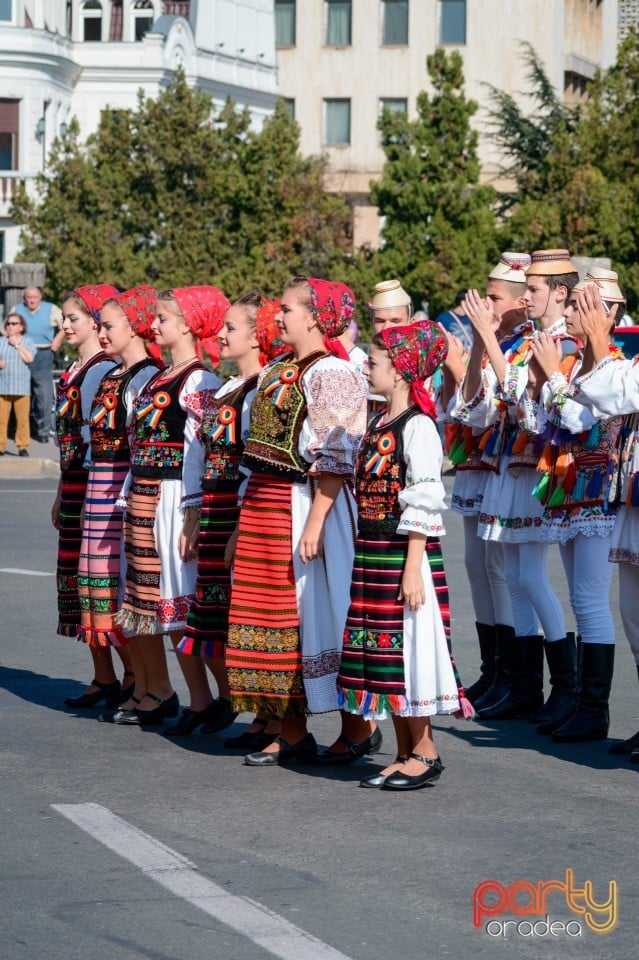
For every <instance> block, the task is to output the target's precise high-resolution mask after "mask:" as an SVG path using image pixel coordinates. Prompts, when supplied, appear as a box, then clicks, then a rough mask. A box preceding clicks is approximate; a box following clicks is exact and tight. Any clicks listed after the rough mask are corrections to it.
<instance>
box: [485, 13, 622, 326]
mask: <svg viewBox="0 0 639 960" xmlns="http://www.w3.org/2000/svg"><path fill="white" fill-rule="evenodd" d="M527 55H528V57H529V62H530V65H531V75H530V79H531V82H532V90H531V97H532V100H533V103H534V104H535V110H534V111H533V114H532V115H531V117H529V118H526V117H524V116H523V114H522V113H521V111H518V110H517V108H515V107H512V109H511V106H512V105H509V100H508V98H507V97H506V96H505V95H503V94H499V93H498V92H497V91H493V103H494V105H495V107H494V109H493V111H492V118H493V123H494V125H495V131H496V136H497V137H498V140H499V142H500V144H501V145H502V148H503V149H504V151H505V153H506V156H507V161H506V164H505V168H504V172H505V173H507V174H510V175H511V177H512V182H513V189H512V190H511V192H510V194H509V195H507V196H504V197H502V201H503V203H502V209H507V210H508V215H507V216H506V217H505V219H504V220H503V222H502V225H501V229H500V236H501V240H502V245H503V246H504V247H512V248H513V249H522V250H531V249H535V248H540V247H555V246H560V247H568V249H569V250H570V251H571V253H573V254H574V255H579V256H584V257H609V258H610V259H611V261H612V265H613V268H614V269H616V270H617V271H618V272H619V276H620V281H621V285H622V289H623V290H624V292H625V293H626V295H627V296H628V302H629V305H630V308H631V309H635V308H636V306H637V303H638V297H637V294H638V293H639V264H637V256H636V251H637V247H638V245H639V194H638V190H639V155H638V151H637V146H638V142H637V130H639V34H637V33H636V32H634V33H631V34H630V35H629V36H628V37H627V38H626V40H625V41H624V43H623V44H622V45H621V46H620V47H619V50H618V54H617V62H616V63H615V64H614V65H613V66H612V67H611V68H610V69H609V70H607V71H605V72H599V73H597V74H596V76H595V78H594V80H593V82H592V83H591V84H590V86H589V88H588V98H587V100H586V102H585V103H584V104H583V105H582V106H581V108H580V110H579V111H578V112H577V111H572V110H569V109H567V108H565V107H563V106H562V104H561V103H560V101H559V100H558V98H557V96H556V94H555V93H554V91H553V90H552V87H551V86H550V84H549V81H548V79H547V77H546V75H545V73H544V71H543V68H542V67H541V65H540V64H539V61H538V60H537V58H536V56H535V55H534V53H533V52H532V51H530V50H529V51H528V54H527ZM502 107H503V108H504V109H502Z"/></svg>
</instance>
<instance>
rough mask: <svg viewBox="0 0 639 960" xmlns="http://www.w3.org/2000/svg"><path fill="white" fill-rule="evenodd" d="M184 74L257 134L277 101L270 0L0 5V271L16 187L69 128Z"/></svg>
mask: <svg viewBox="0 0 639 960" xmlns="http://www.w3.org/2000/svg"><path fill="white" fill-rule="evenodd" d="M178 65H182V66H183V67H184V70H185V73H186V76H187V80H188V82H189V83H190V84H192V85H194V86H197V87H199V88H201V89H203V90H206V91H207V92H208V93H210V94H211V96H212V97H213V100H214V103H215V104H216V105H218V106H221V105H222V104H223V103H224V101H225V100H226V98H227V97H231V98H232V99H233V100H234V101H236V102H237V103H238V105H240V106H248V107H249V108H250V110H251V114H252V116H253V118H254V123H255V124H256V125H257V126H259V125H260V124H261V122H262V120H263V118H264V117H265V116H267V115H268V114H269V113H271V112H272V110H273V108H274V105H275V100H276V96H277V72H276V58H275V33H274V17H273V0H190V2H189V0H178V2H167V0H0V262H3V261H4V262H7V263H9V262H11V261H12V260H13V259H14V257H15V254H16V252H17V247H18V233H19V227H18V226H17V225H16V224H14V223H13V222H12V221H11V219H10V218H9V215H8V214H9V208H10V204H11V195H12V192H13V189H14V187H15V185H16V184H17V183H18V182H20V181H24V182H26V184H27V186H28V187H29V186H30V185H32V184H33V182H34V178H35V176H36V175H37V174H38V173H40V172H41V171H43V170H45V169H46V159H47V155H48V153H49V150H50V147H51V143H52V141H53V139H54V137H55V136H56V135H57V134H59V133H61V132H63V131H64V128H65V124H68V122H69V119H70V118H71V117H72V116H74V115H75V116H77V118H78V120H79V122H80V130H81V135H82V137H83V138H84V137H86V136H87V135H88V134H89V133H91V132H93V130H95V128H96V127H97V124H98V120H99V117H100V111H101V110H102V109H104V108H106V107H110V108H128V107H134V106H135V104H136V101H137V94H138V90H140V89H142V90H143V91H144V93H145V94H146V95H151V96H152V95H156V94H157V93H158V91H159V90H160V89H161V88H162V87H165V86H166V85H167V84H168V83H169V82H170V81H171V78H172V75H173V71H174V70H175V68H176V67H177V66H178Z"/></svg>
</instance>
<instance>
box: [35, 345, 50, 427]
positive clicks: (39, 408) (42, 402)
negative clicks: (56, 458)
mask: <svg viewBox="0 0 639 960" xmlns="http://www.w3.org/2000/svg"><path fill="white" fill-rule="evenodd" d="M30 370H31V419H32V420H33V425H34V428H35V429H34V433H35V435H36V437H37V438H38V440H48V439H49V433H50V431H51V408H52V406H53V352H52V351H51V350H45V349H42V350H40V349H38V350H36V355H35V357H34V360H33V363H32V364H31V367H30Z"/></svg>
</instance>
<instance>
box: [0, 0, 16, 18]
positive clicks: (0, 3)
mask: <svg viewBox="0 0 639 960" xmlns="http://www.w3.org/2000/svg"><path fill="white" fill-rule="evenodd" d="M12 6H13V0H0V21H2V22H3V23H11V21H12V20H13V10H12V9H11V8H12Z"/></svg>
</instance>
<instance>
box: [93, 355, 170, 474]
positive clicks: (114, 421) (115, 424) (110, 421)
mask: <svg viewBox="0 0 639 960" xmlns="http://www.w3.org/2000/svg"><path fill="white" fill-rule="evenodd" d="M157 366H158V365H157V363H156V361H155V360H152V359H151V358H150V357H148V358H147V359H145V360H140V362H139V363H136V364H134V365H133V366H132V367H130V368H129V369H128V370H126V371H125V372H124V373H120V374H115V373H107V374H106V376H104V377H103V378H102V380H101V381H100V385H99V387H98V389H97V391H96V394H95V397H94V399H93V405H92V407H91V415H90V417H89V427H90V429H91V456H92V459H93V461H94V463H98V462H99V463H128V462H129V458H130V451H129V438H128V436H127V428H126V415H127V411H126V403H125V399H124V398H125V395H126V391H127V389H128V386H129V384H130V383H131V381H132V380H133V378H134V377H135V376H136V375H137V374H138V373H139V372H140V370H143V369H144V368H145V367H152V368H153V369H154V370H157Z"/></svg>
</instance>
